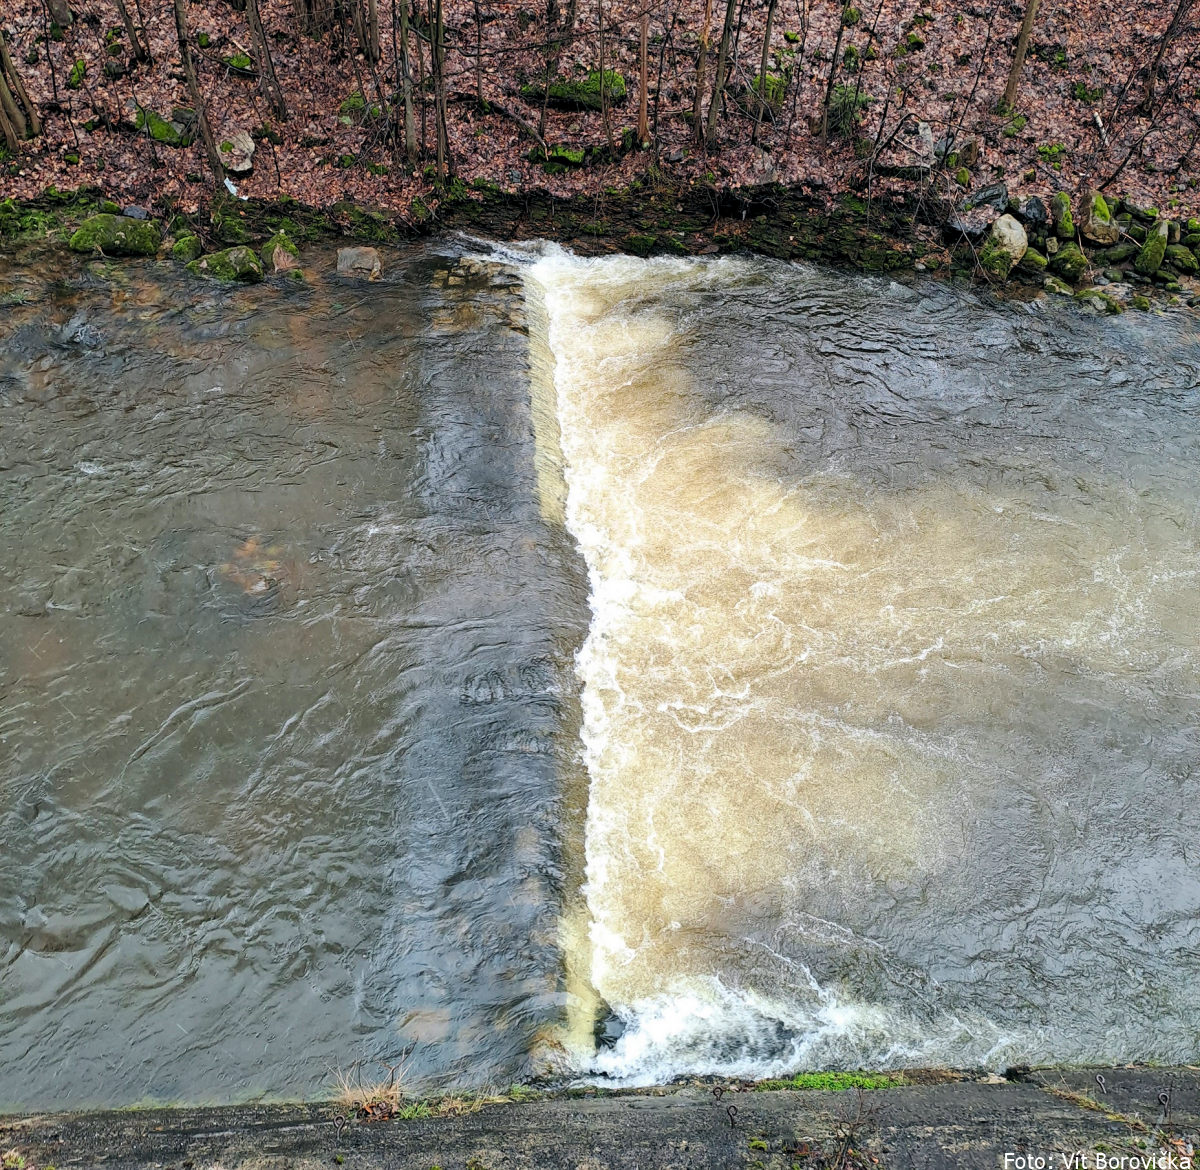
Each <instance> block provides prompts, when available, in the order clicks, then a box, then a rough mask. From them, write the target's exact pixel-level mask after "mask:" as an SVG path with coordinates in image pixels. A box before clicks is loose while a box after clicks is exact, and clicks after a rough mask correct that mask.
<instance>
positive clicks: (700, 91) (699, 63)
mask: <svg viewBox="0 0 1200 1170" xmlns="http://www.w3.org/2000/svg"><path fill="white" fill-rule="evenodd" d="M712 7H713V0H704V23H703V24H702V25H701V26H700V52H699V55H698V56H697V58H696V92H695V93H694V94H693V95H692V125H693V126H694V128H695V132H696V141H697V142H703V141H704V119H703V117H702V114H703V111H704V86H705V83H706V82H707V80H708V77H707V73H708V42H709V37H710V36H711V35H712Z"/></svg>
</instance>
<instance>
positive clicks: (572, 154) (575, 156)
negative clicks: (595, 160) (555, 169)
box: [546, 146, 583, 167]
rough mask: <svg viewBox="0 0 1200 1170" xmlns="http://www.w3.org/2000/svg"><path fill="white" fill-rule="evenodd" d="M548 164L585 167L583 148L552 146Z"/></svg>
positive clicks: (547, 159)
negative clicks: (556, 163) (555, 163)
mask: <svg viewBox="0 0 1200 1170" xmlns="http://www.w3.org/2000/svg"><path fill="white" fill-rule="evenodd" d="M546 161H547V162H558V163H564V164H565V165H567V166H572V167H581V166H583V148H582V147H575V146H552V147H551V148H550V153H549V155H548V156H547V158H546Z"/></svg>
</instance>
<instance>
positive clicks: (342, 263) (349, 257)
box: [337, 248, 383, 280]
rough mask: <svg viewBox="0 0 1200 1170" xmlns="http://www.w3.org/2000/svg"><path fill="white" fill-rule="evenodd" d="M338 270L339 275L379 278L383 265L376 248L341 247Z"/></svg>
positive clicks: (369, 278)
mask: <svg viewBox="0 0 1200 1170" xmlns="http://www.w3.org/2000/svg"><path fill="white" fill-rule="evenodd" d="M337 272H338V276H365V277H366V278H367V279H368V280H378V279H379V277H380V276H381V275H382V272H383V266H382V265H381V264H380V262H379V253H378V252H377V251H376V250H375V249H374V248H339V249H338V254H337Z"/></svg>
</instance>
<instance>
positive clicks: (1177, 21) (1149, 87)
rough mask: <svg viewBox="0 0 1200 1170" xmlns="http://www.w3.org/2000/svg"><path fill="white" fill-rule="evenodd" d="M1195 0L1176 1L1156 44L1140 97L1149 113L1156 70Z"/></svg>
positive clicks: (1155, 85)
mask: <svg viewBox="0 0 1200 1170" xmlns="http://www.w3.org/2000/svg"><path fill="white" fill-rule="evenodd" d="M1195 2H1196V0H1178V2H1177V3H1176V5H1175V13H1174V15H1173V16H1172V17H1171V23H1170V24H1168V25H1167V27H1166V30H1165V31H1164V32H1163V35H1162V37H1161V38H1160V39H1159V42H1158V50H1157V51H1156V52H1155V54H1154V62H1153V64H1151V66H1150V75H1149V76H1148V77H1147V78H1146V92H1145V94H1144V95H1143V96H1142V108H1143V109H1144V110H1145V111H1146V112H1147V113H1150V112H1151V110H1152V109H1153V106H1154V90H1155V88H1156V87H1157V86H1158V70H1159V66H1161V65H1162V60H1163V58H1164V57H1165V56H1166V55H1167V50H1168V49H1169V48H1170V47H1171V43H1172V42H1173V41H1174V40H1175V38H1176V37H1177V36H1179V34H1180V32H1182V31H1183V26H1184V24H1185V23H1186V22H1187V18H1188V14H1189V13H1190V12H1191V10H1192V5H1193V4H1195Z"/></svg>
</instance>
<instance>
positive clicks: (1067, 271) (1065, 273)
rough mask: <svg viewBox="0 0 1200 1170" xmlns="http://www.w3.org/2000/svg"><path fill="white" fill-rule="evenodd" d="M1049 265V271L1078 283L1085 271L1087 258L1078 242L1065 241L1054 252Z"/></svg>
mask: <svg viewBox="0 0 1200 1170" xmlns="http://www.w3.org/2000/svg"><path fill="white" fill-rule="evenodd" d="M1049 267H1050V271H1051V272H1053V273H1055V274H1057V275H1058V276H1061V277H1062V278H1063V279H1064V280H1069V281H1070V282H1071V283H1072V284H1078V283H1079V282H1080V281H1081V280H1082V279H1083V274H1084V273H1085V272H1086V271H1087V268H1088V258H1087V257H1086V256H1085V255H1084V254H1083V249H1082V248H1080V246H1079V245H1078V244H1075V243H1066V244H1063V246H1062V247H1061V248H1059V250H1058V251H1057V252H1055V253H1054V256H1053V258H1052V259H1051V261H1050V265H1049Z"/></svg>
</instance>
